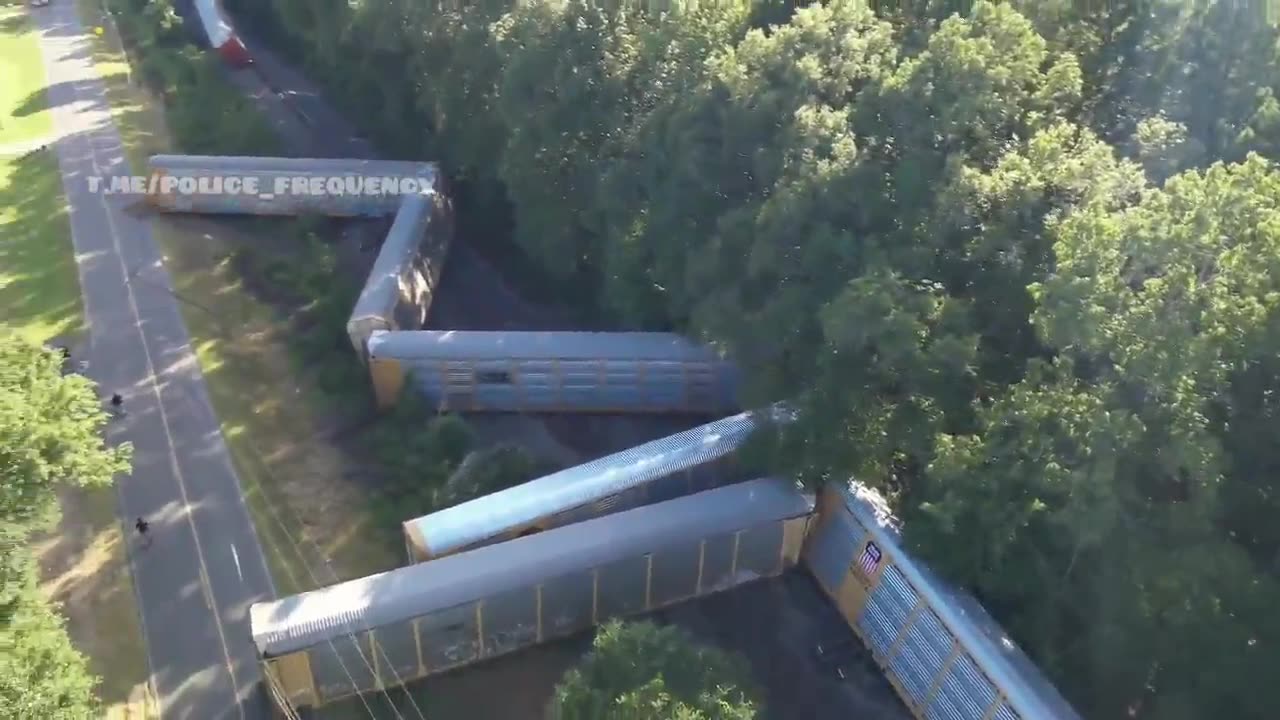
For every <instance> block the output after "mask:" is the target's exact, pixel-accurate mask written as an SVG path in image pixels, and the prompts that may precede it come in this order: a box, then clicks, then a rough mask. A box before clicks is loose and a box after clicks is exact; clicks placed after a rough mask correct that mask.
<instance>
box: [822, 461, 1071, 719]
mask: <svg viewBox="0 0 1280 720" xmlns="http://www.w3.org/2000/svg"><path fill="white" fill-rule="evenodd" d="M804 565H805V567H807V568H808V569H809V571H810V572H811V573H812V574H813V576H814V577H815V578H816V579H817V581H818V584H819V585H820V586H821V587H822V589H823V590H824V591H825V592H826V593H827V595H828V596H829V597H830V598H831V600H832V601H833V602H834V603H835V605H836V607H837V608H838V609H839V610H840V613H841V614H842V615H843V616H844V618H845V620H846V622H848V623H849V626H850V627H851V628H852V629H853V631H854V633H855V634H856V635H857V636H858V637H859V638H860V639H861V640H862V641H863V643H864V644H865V645H866V646H867V648H868V649H870V650H871V654H872V657H873V658H874V659H875V661H876V663H877V664H878V665H879V666H880V668H881V669H882V670H883V671H884V673H885V675H886V677H888V679H889V682H890V684H891V685H893V688H894V690H896V691H897V693H898V695H899V697H901V698H902V700H903V701H904V703H905V704H906V706H907V708H908V709H909V710H911V712H912V714H913V715H915V716H916V717H917V718H921V720H935V719H945V720H1080V716H1079V715H1078V714H1077V713H1076V712H1075V710H1074V709H1073V708H1072V707H1071V706H1070V705H1069V704H1068V703H1067V701H1066V700H1065V699H1063V697H1062V696H1061V695H1060V694H1059V693H1058V691H1057V689H1056V688H1054V687H1053V685H1052V684H1050V683H1049V681H1048V680H1047V679H1046V678H1045V677H1044V676H1043V675H1042V674H1041V672H1040V670H1039V668H1037V667H1036V666H1035V665H1034V664H1033V663H1032V662H1031V660H1030V659H1029V658H1027V656H1026V655H1024V654H1023V652H1022V651H1021V650H1020V649H1019V648H1018V647H1017V645H1015V644H1014V643H1013V641H1012V640H1011V639H1010V638H1009V637H1008V635H1006V634H1005V632H1004V631H1003V630H1002V629H1001V628H1000V626H999V625H998V624H997V623H996V622H995V620H994V619H992V618H991V616H990V615H988V614H987V612H986V610H984V609H983V608H982V606H981V605H980V604H979V603H978V602H977V601H976V600H974V599H973V598H972V597H970V596H969V595H967V594H965V593H963V592H960V591H959V590H957V589H955V588H954V587H952V586H951V585H949V584H948V583H946V582H945V581H943V580H942V579H941V578H939V577H937V576H936V575H934V574H933V573H932V572H931V571H930V570H929V568H928V567H927V566H925V565H924V563H921V562H920V561H918V560H916V559H914V558H912V557H911V556H910V555H908V554H907V552H906V551H905V549H904V548H903V545H902V541H901V537H900V535H899V531H898V528H897V526H896V523H895V522H894V521H893V520H892V518H891V517H890V516H889V513H888V511H887V506H886V504H885V503H884V501H883V500H882V499H880V497H879V496H878V495H876V494H875V493H874V492H872V491H870V490H868V489H866V488H865V487H862V486H860V485H858V484H856V483H850V484H847V485H837V484H834V483H833V484H830V485H828V486H826V487H824V488H823V489H822V491H821V493H820V494H819V496H818V520H817V521H816V522H815V523H814V526H813V528H812V530H811V532H810V537H809V539H808V540H807V541H806V543H805V550H804Z"/></svg>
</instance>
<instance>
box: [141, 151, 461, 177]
mask: <svg viewBox="0 0 1280 720" xmlns="http://www.w3.org/2000/svg"><path fill="white" fill-rule="evenodd" d="M150 165H151V166H152V167H155V166H160V167H165V168H172V169H175V170H177V169H187V170H224V171H229V172H287V173H293V174H298V175H306V174H308V173H320V172H324V173H330V174H335V175H362V176H370V177H401V176H407V177H425V178H430V179H432V180H434V179H435V178H437V177H438V176H439V173H440V170H439V167H438V166H437V165H436V164H435V163H429V162H406V161H399V160H359V159H355V158H350V159H349V158H286V157H253V156H242V155H152V156H151V159H150Z"/></svg>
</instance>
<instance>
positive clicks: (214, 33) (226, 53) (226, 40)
mask: <svg viewBox="0 0 1280 720" xmlns="http://www.w3.org/2000/svg"><path fill="white" fill-rule="evenodd" d="M194 4H195V9H196V15H197V16H199V18H200V25H201V26H202V27H203V28H204V33H205V35H206V36H207V37H208V38H209V47H211V48H213V50H214V52H216V53H218V55H219V56H220V57H222V59H223V61H224V62H226V63H227V64H228V65H230V66H231V67H244V66H246V65H248V64H249V63H252V62H253V57H252V56H250V55H249V50H248V49H247V48H246V47H245V46H244V42H243V41H242V40H241V39H240V37H239V36H238V35H237V34H236V30H235V28H234V27H233V26H232V25H231V20H230V18H228V17H227V12H226V10H223V9H222V2H221V0H195V3H194Z"/></svg>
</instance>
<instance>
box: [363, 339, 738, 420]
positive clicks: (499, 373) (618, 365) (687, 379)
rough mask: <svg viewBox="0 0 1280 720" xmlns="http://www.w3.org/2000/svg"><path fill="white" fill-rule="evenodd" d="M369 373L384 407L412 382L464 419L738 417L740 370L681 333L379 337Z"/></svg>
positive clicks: (371, 342)
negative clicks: (481, 415)
mask: <svg viewBox="0 0 1280 720" xmlns="http://www.w3.org/2000/svg"><path fill="white" fill-rule="evenodd" d="M368 347H369V371H370V374H371V376H372V379H373V386H374V395H375V397H376V398H377V402H378V404H379V406H381V407H387V406H389V405H391V404H393V403H395V401H396V400H397V399H398V398H399V396H400V393H401V391H402V390H403V388H404V386H405V384H406V383H412V385H413V387H414V388H415V389H416V390H418V391H419V392H420V393H422V394H423V395H425V396H426V397H427V399H428V400H429V401H430V402H431V403H433V404H435V405H438V406H439V407H441V408H442V409H448V410H456V411H462V412H486V411H488V412H495V411H496V412H597V413H610V412H657V413H704V414H719V413H729V412H735V411H737V410H738V405H737V392H738V371H737V369H736V368H735V367H734V365H733V363H731V362H729V361H728V360H727V359H725V358H723V357H721V356H720V355H719V354H717V353H716V352H715V351H714V350H713V349H712V348H710V347H706V346H702V345H699V344H697V343H694V342H692V341H690V340H688V339H687V338H684V337H681V336H679V335H675V334H671V333H638V332H637V333H597V332H494V331H460V330H422V331H417V332H375V333H373V335H372V336H371V337H370V339H369V345H368Z"/></svg>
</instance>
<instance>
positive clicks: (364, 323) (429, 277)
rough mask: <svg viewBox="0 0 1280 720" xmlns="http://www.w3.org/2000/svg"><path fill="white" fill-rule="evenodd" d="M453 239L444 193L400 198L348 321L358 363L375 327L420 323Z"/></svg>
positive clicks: (407, 326)
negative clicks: (392, 219) (398, 207)
mask: <svg viewBox="0 0 1280 720" xmlns="http://www.w3.org/2000/svg"><path fill="white" fill-rule="evenodd" d="M452 242H453V213H452V210H451V207H450V203H449V198H448V195H447V194H446V193H442V192H434V191H424V192H419V193H414V194H412V195H409V196H406V197H405V198H404V200H403V201H402V202H401V204H400V209H399V210H398V211H397V212H396V217H395V220H394V222H392V224H391V229H390V230H389V231H388V232H387V238H386V240H385V241H383V243H382V247H381V249H379V251H378V257H377V259H376V260H375V261H374V263H373V268H372V269H371V270H370V271H369V277H368V279H366V280H365V285H364V288H363V289H361V291H360V297H359V298H357V299H356V304H355V307H354V308H353V309H352V311H351V318H350V319H349V320H348V321H347V335H348V337H350V338H351V345H352V348H353V349H354V350H355V352H356V355H357V356H358V357H359V358H360V359H361V360H362V361H363V360H366V356H365V353H366V352H367V351H368V343H369V337H370V336H371V335H373V333H374V332H375V331H378V330H402V329H403V330H416V329H418V328H420V327H422V324H423V323H424V322H425V321H426V319H427V313H428V312H429V311H430V309H431V300H432V298H433V297H434V295H435V291H436V286H437V285H438V284H439V282H440V274H441V273H442V272H443V271H444V263H445V260H446V259H447V257H448V254H449V247H450V245H451V244H452Z"/></svg>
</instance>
